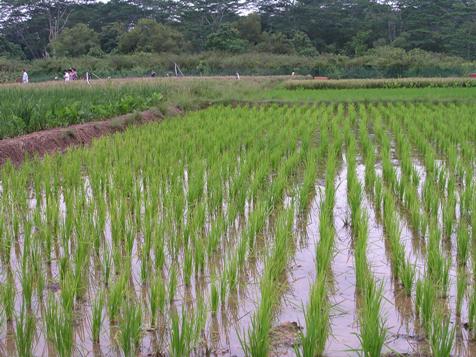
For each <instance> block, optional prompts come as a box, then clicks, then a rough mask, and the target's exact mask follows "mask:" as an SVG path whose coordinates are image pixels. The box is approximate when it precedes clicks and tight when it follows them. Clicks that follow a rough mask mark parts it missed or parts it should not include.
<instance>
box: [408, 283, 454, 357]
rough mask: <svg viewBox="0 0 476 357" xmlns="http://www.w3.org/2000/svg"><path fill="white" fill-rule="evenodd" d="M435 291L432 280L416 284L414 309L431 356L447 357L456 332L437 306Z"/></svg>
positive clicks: (444, 313)
mask: <svg viewBox="0 0 476 357" xmlns="http://www.w3.org/2000/svg"><path fill="white" fill-rule="evenodd" d="M436 291H437V289H436V288H435V286H434V284H433V282H432V279H431V278H429V277H425V278H423V280H419V281H418V282H417V288H416V300H415V307H416V313H417V317H418V318H419V320H420V323H421V326H422V327H423V329H424V331H425V334H426V336H427V339H428V342H429V344H430V348H431V352H432V355H433V356H442V357H449V356H451V352H452V349H453V344H454V341H455V333H456V330H455V328H454V326H453V327H451V326H450V320H449V317H448V316H447V312H445V311H444V310H443V309H442V308H441V307H440V306H439V304H437V299H438V297H437V293H436Z"/></svg>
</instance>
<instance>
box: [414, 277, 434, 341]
mask: <svg viewBox="0 0 476 357" xmlns="http://www.w3.org/2000/svg"><path fill="white" fill-rule="evenodd" d="M435 300H436V292H435V288H434V285H433V283H432V281H431V280H430V279H428V278H425V279H423V280H418V281H417V284H416V302H415V306H416V313H417V315H418V317H419V318H420V320H421V323H422V326H423V328H424V329H425V331H427V333H428V331H430V329H431V321H432V317H433V309H434V307H435Z"/></svg>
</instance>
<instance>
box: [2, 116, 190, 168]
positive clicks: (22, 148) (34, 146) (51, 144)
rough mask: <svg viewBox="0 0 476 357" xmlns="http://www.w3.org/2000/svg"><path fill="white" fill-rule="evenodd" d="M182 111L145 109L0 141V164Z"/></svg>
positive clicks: (83, 142)
mask: <svg viewBox="0 0 476 357" xmlns="http://www.w3.org/2000/svg"><path fill="white" fill-rule="evenodd" d="M181 113H182V111H181V110H180V109H178V108H169V109H167V111H166V112H165V113H163V112H160V111H159V110H148V111H144V112H139V113H133V114H127V115H122V116H119V117H115V118H112V119H109V120H104V121H97V122H90V123H85V124H78V125H72V126H68V127H65V128H56V129H49V130H44V131H39V132H35V133H31V134H27V135H23V136H19V137H16V138H12V139H5V140H0V165H3V164H4V163H6V162H7V161H8V160H10V161H12V163H14V164H16V165H18V164H20V163H21V162H22V161H23V160H24V159H25V158H27V157H33V156H40V157H42V156H44V155H46V154H49V153H53V152H56V151H60V152H62V151H65V150H66V149H68V148H69V147H72V146H80V145H87V144H89V143H91V142H92V141H93V139H95V138H99V137H101V136H104V135H108V134H112V133H115V132H119V131H124V130H125V129H126V128H127V127H129V126H132V125H140V124H145V123H150V122H155V121H160V120H162V119H163V118H164V117H165V116H175V115H180V114H181Z"/></svg>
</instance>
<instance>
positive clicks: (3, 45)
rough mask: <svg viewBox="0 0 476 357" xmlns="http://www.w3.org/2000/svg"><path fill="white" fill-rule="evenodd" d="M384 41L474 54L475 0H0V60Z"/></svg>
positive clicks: (361, 47)
mask: <svg viewBox="0 0 476 357" xmlns="http://www.w3.org/2000/svg"><path fill="white" fill-rule="evenodd" d="M383 46H391V47H395V48H401V49H404V50H407V51H410V50H413V49H421V50H425V51H430V52H438V53H442V54H446V55H451V56H459V57H463V58H465V59H467V60H474V59H476V0H456V1H455V0H453V1H450V0H431V1H430V0H391V1H390V0H381V1H376V0H188V1H183V0H111V1H108V2H96V1H93V0H0V57H2V56H3V57H10V58H21V59H29V60H30V59H38V58H48V57H78V56H83V55H90V56H95V57H101V56H102V55H104V54H109V53H120V54H131V53H137V52H146V53H147V52H149V53H184V52H187V53H200V52H203V51H208V50H211V51H223V52H228V53H236V54H239V53H247V52H266V53H275V54H286V55H302V56H314V55H317V54H319V53H321V54H322V53H329V54H340V55H346V56H361V55H363V54H364V53H366V52H367V51H369V50H371V49H374V48H379V47H383Z"/></svg>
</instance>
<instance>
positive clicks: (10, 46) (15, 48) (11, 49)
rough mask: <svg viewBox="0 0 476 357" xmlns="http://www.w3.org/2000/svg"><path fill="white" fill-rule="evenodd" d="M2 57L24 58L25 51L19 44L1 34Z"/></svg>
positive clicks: (0, 53)
mask: <svg viewBox="0 0 476 357" xmlns="http://www.w3.org/2000/svg"><path fill="white" fill-rule="evenodd" d="M0 57H8V58H23V57H24V53H23V51H22V49H21V47H20V46H19V45H17V44H15V43H12V42H10V41H8V40H7V39H6V38H5V37H3V36H0Z"/></svg>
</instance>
